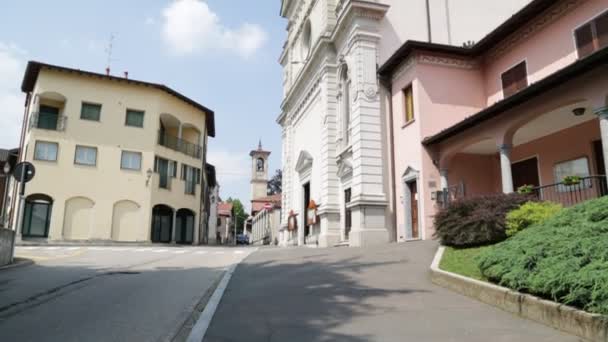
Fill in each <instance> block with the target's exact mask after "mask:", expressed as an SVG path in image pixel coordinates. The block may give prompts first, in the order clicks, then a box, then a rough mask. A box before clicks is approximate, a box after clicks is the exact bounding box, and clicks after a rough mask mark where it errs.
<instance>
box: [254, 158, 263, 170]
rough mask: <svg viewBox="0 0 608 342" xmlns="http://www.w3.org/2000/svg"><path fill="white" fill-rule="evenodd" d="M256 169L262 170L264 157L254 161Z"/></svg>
mask: <svg viewBox="0 0 608 342" xmlns="http://www.w3.org/2000/svg"><path fill="white" fill-rule="evenodd" d="M256 169H257V171H258V172H263V171H264V159H262V158H258V160H257V161H256Z"/></svg>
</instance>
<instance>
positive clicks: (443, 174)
mask: <svg viewBox="0 0 608 342" xmlns="http://www.w3.org/2000/svg"><path fill="white" fill-rule="evenodd" d="M439 177H440V179H439V186H440V188H441V190H442V191H443V190H445V189H447V188H448V187H449V183H448V169H441V170H439Z"/></svg>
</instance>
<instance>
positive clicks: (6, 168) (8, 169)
mask: <svg viewBox="0 0 608 342" xmlns="http://www.w3.org/2000/svg"><path fill="white" fill-rule="evenodd" d="M2 171H4V174H5V175H8V174H9V173H11V164H10V163H9V162H8V161H7V162H6V163H4V169H2Z"/></svg>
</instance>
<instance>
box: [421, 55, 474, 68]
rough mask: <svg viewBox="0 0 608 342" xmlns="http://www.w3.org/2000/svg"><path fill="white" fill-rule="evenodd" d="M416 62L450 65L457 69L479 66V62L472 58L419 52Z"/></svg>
mask: <svg viewBox="0 0 608 342" xmlns="http://www.w3.org/2000/svg"><path fill="white" fill-rule="evenodd" d="M418 62H419V63H420V64H430V65H439V66H444V67H452V68H459V69H468V70H470V69H477V68H479V62H478V61H476V60H473V59H467V58H454V57H447V56H437V55H426V54H419V55H418Z"/></svg>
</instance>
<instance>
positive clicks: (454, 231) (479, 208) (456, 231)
mask: <svg viewBox="0 0 608 342" xmlns="http://www.w3.org/2000/svg"><path fill="white" fill-rule="evenodd" d="M529 200H530V197H528V196H524V195H521V194H510V195H502V194H501V195H490V196H481V197H474V198H466V199H461V200H458V201H456V202H454V203H452V204H450V206H449V207H448V208H446V209H442V210H441V211H440V212H439V213H437V215H436V216H435V237H436V238H439V239H440V240H441V243H442V244H443V245H446V246H452V247H474V246H481V245H487V244H492V243H496V242H500V241H502V240H504V239H506V238H507V234H506V223H505V217H506V215H507V213H508V212H509V211H511V210H514V209H517V208H519V206H520V205H522V204H524V203H526V202H528V201H529Z"/></svg>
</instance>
